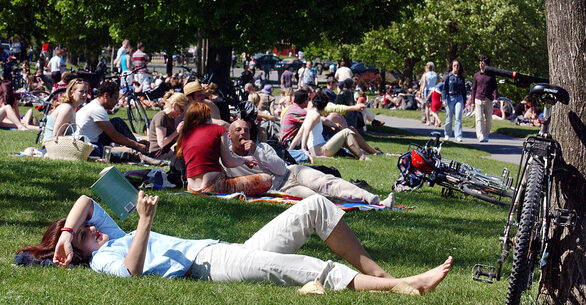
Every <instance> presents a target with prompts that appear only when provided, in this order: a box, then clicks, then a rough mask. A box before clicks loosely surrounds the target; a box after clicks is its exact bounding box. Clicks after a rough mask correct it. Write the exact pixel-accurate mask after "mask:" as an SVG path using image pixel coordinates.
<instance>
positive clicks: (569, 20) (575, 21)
mask: <svg viewBox="0 0 586 305" xmlns="http://www.w3.org/2000/svg"><path fill="white" fill-rule="evenodd" d="M545 5H546V18H547V45H548V53H549V71H550V78H549V79H550V82H551V83H552V84H555V85H559V86H561V87H563V88H565V89H566V90H567V91H568V93H569V94H570V97H571V99H570V103H569V105H562V104H559V103H558V104H557V105H555V106H554V107H553V114H552V135H553V136H554V138H555V139H557V140H558V141H559V142H560V144H561V147H562V151H563V152H562V155H563V161H562V162H560V163H562V164H561V165H562V166H563V167H564V170H563V171H559V172H558V173H556V175H555V177H554V183H553V196H552V197H553V198H552V211H553V212H554V213H555V209H556V208H564V209H569V210H574V211H575V212H576V214H577V216H578V218H577V222H576V226H575V227H568V228H564V227H560V226H556V225H554V224H552V226H551V229H550V234H551V235H550V236H552V239H551V244H550V245H549V257H548V260H547V265H546V266H545V267H544V269H543V274H542V279H541V283H540V284H541V285H540V287H541V296H540V301H542V302H546V303H549V304H563V303H567V304H586V252H585V248H586V233H585V232H586V231H585V228H586V226H585V225H586V223H585V222H586V217H585V213H584V212H585V209H586V205H585V204H584V194H586V180H585V176H586V162H585V160H586V126H585V123H586V90H585V88H584V84H586V63H585V62H586V43H585V42H586V33H585V32H586V31H585V30H586V4H585V1H584V0H574V1H565V0H564V1H560V0H546V1H545Z"/></svg>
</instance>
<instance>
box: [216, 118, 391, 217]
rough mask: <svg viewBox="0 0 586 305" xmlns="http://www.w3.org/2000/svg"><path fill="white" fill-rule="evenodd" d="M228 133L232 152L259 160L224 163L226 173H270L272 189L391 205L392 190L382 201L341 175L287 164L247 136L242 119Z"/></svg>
mask: <svg viewBox="0 0 586 305" xmlns="http://www.w3.org/2000/svg"><path fill="white" fill-rule="evenodd" d="M228 137H229V138H230V141H231V145H230V151H231V152H232V154H233V155H238V156H247V155H250V156H254V158H255V159H256V160H257V161H258V165H257V166H254V167H253V168H249V167H248V166H238V167H234V168H226V167H225V168H224V169H225V170H226V173H227V174H228V176H229V177H239V176H244V175H252V174H259V173H266V174H269V175H272V176H273V186H272V187H271V190H275V191H280V192H285V193H287V194H289V195H293V196H298V197H302V198H307V197H309V196H311V195H313V194H316V193H317V194H320V195H323V196H326V197H328V198H333V199H339V200H342V201H346V202H365V203H368V204H380V205H384V206H386V207H388V208H392V207H393V194H392V193H391V194H389V196H388V197H387V199H385V200H383V201H381V200H380V198H379V196H378V195H374V194H371V193H370V192H368V191H365V190H363V189H361V188H359V187H357V186H355V185H354V184H352V183H350V182H348V181H346V180H344V179H341V178H338V177H335V176H333V175H328V174H324V173H322V172H320V171H318V170H315V169H313V168H311V167H308V166H304V165H297V164H295V165H289V166H287V165H286V164H285V161H283V159H281V158H279V156H278V155H277V153H276V152H275V150H274V149H273V148H272V147H271V146H270V145H268V144H266V143H255V142H254V141H251V140H250V133H249V127H248V124H247V123H246V122H245V121H242V120H237V121H234V122H233V123H232V124H231V125H230V129H229V132H228Z"/></svg>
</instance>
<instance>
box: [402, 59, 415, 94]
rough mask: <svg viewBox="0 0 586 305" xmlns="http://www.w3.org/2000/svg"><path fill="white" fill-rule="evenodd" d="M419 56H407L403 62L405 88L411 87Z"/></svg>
mask: <svg viewBox="0 0 586 305" xmlns="http://www.w3.org/2000/svg"><path fill="white" fill-rule="evenodd" d="M417 60H418V59H417V58H406V59H405V61H404V62H403V77H402V80H403V86H402V87H403V88H404V89H407V88H411V81H412V80H413V68H414V67H415V64H416V63H417Z"/></svg>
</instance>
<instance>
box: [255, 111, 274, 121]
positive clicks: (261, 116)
mask: <svg viewBox="0 0 586 305" xmlns="http://www.w3.org/2000/svg"><path fill="white" fill-rule="evenodd" d="M256 116H257V117H258V118H259V119H261V120H264V121H273V122H274V121H275V120H276V119H275V117H274V116H272V115H270V114H267V113H264V112H263V111H259V112H258V113H257V115H256Z"/></svg>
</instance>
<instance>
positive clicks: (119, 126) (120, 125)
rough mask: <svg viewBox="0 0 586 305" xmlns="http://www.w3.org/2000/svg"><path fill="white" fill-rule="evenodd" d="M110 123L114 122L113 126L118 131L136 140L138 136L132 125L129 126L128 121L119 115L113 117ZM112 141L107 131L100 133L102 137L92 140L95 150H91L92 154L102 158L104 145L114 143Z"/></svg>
mask: <svg viewBox="0 0 586 305" xmlns="http://www.w3.org/2000/svg"><path fill="white" fill-rule="evenodd" d="M110 123H111V124H112V126H114V129H116V131H118V132H119V133H121V134H122V135H123V136H125V137H127V138H129V139H131V140H133V141H136V137H135V136H134V134H132V131H131V130H130V127H128V125H127V124H126V122H124V120H123V119H121V118H118V117H116V118H111V119H110ZM112 142H113V141H112V139H110V137H109V136H108V135H107V134H106V133H105V132H102V133H101V134H100V137H99V138H98V142H92V144H93V145H94V150H93V151H92V152H91V154H90V156H92V157H100V158H101V157H102V154H103V153H104V146H109V145H112Z"/></svg>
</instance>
